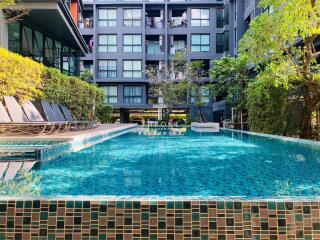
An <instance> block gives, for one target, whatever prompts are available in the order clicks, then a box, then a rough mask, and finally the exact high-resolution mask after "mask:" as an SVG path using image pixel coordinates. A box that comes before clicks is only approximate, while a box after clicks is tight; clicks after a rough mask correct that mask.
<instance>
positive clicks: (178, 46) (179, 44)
mask: <svg viewBox="0 0 320 240" xmlns="http://www.w3.org/2000/svg"><path fill="white" fill-rule="evenodd" d="M173 47H174V48H175V50H176V51H179V50H184V49H185V48H186V42H185V41H184V40H174V41H173Z"/></svg>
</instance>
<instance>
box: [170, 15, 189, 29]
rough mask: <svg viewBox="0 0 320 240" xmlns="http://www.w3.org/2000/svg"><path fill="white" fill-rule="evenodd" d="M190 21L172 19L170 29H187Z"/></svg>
mask: <svg viewBox="0 0 320 240" xmlns="http://www.w3.org/2000/svg"><path fill="white" fill-rule="evenodd" d="M187 25H188V21H187V19H186V18H183V17H171V19H169V27H170V28H176V27H187Z"/></svg>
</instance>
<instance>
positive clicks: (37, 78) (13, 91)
mask: <svg viewBox="0 0 320 240" xmlns="http://www.w3.org/2000/svg"><path fill="white" fill-rule="evenodd" d="M44 68H45V67H44V66H43V65H42V64H39V63H37V62H35V61H33V60H31V59H30V58H25V57H22V56H20V55H19V54H16V53H11V52H9V51H7V50H5V49H3V48H0V96H4V95H10V96H16V97H18V98H19V99H20V100H24V99H26V100H29V99H34V98H39V97H41V96H42V95H43V93H42V91H41V88H42V77H43V71H44Z"/></svg>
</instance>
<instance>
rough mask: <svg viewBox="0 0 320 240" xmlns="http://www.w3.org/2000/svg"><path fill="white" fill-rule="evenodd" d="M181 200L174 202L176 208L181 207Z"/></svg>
mask: <svg viewBox="0 0 320 240" xmlns="http://www.w3.org/2000/svg"><path fill="white" fill-rule="evenodd" d="M182 206H183V205H182V202H175V208H176V209H182Z"/></svg>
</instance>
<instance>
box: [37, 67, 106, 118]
mask: <svg viewBox="0 0 320 240" xmlns="http://www.w3.org/2000/svg"><path fill="white" fill-rule="evenodd" d="M43 92H44V98H46V99H47V100H49V101H51V102H58V103H62V104H65V105H66V106H68V107H69V109H70V110H71V112H72V113H73V115H74V117H75V118H76V119H93V118H94V117H93V115H94V112H93V111H94V106H96V107H99V106H100V105H103V100H104V94H103V92H102V90H101V89H99V88H97V87H96V86H95V85H92V84H88V83H86V82H84V81H82V80H80V79H79V78H77V77H70V76H66V75H64V74H61V73H60V72H59V71H58V70H57V69H53V68H46V72H45V75H44V87H43Z"/></svg>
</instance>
